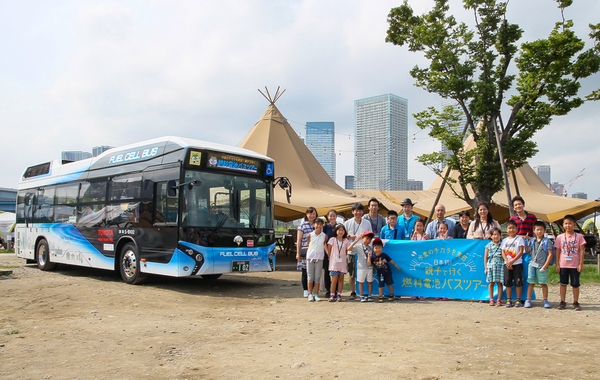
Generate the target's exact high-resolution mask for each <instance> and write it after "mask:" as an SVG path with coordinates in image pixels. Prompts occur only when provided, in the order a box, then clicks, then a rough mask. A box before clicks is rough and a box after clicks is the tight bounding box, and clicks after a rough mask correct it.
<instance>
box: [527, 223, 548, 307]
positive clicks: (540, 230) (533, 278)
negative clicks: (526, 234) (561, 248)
mask: <svg viewBox="0 0 600 380" xmlns="http://www.w3.org/2000/svg"><path fill="white" fill-rule="evenodd" d="M545 233H546V223H544V222H542V221H541V220H538V221H536V222H534V223H533V234H534V236H535V238H534V239H532V240H531V241H530V242H529V248H530V252H531V261H529V269H528V270H527V281H528V282H529V288H527V300H526V301H525V307H527V308H530V307H531V296H532V294H533V288H534V287H535V284H540V286H541V287H542V294H543V296H544V307H545V308H546V309H549V308H550V302H548V267H549V266H550V263H551V262H552V256H553V253H552V242H551V241H550V240H549V239H548V238H547V237H544V235H545Z"/></svg>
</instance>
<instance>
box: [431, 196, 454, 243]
mask: <svg viewBox="0 0 600 380" xmlns="http://www.w3.org/2000/svg"><path fill="white" fill-rule="evenodd" d="M445 215H446V207H445V206H444V205H443V204H439V205H437V206H435V216H436V219H434V220H432V221H431V222H429V224H428V225H427V229H426V230H425V235H429V239H437V238H438V236H440V233H439V231H438V227H439V225H440V222H446V224H447V225H448V230H451V229H452V228H454V220H452V219H450V218H444V216H445Z"/></svg>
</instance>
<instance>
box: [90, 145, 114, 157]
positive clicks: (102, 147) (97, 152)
mask: <svg viewBox="0 0 600 380" xmlns="http://www.w3.org/2000/svg"><path fill="white" fill-rule="evenodd" d="M112 148H114V147H113V146H107V145H100V146H95V147H93V148H92V156H93V157H97V156H99V155H100V154H102V153H103V152H106V151H107V150H109V149H112Z"/></svg>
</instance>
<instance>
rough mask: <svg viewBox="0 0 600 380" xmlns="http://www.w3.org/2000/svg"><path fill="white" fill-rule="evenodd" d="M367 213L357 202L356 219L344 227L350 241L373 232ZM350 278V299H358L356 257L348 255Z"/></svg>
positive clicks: (346, 223)
mask: <svg viewBox="0 0 600 380" xmlns="http://www.w3.org/2000/svg"><path fill="white" fill-rule="evenodd" d="M364 213H365V206H363V205H362V203H359V202H356V203H354V204H353V205H352V215H354V218H352V219H348V220H346V221H345V222H344V227H346V231H347V232H348V239H350V240H351V241H354V240H356V237H357V236H359V237H360V235H362V233H363V232H366V231H370V230H371V223H369V222H368V221H367V220H365V219H363V214H364ZM347 258H348V277H349V282H350V289H352V293H350V299H351V300H355V299H356V267H355V266H354V256H352V255H348V256H347Z"/></svg>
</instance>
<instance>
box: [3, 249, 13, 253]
mask: <svg viewBox="0 0 600 380" xmlns="http://www.w3.org/2000/svg"><path fill="white" fill-rule="evenodd" d="M0 253H15V250H14V249H0Z"/></svg>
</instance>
